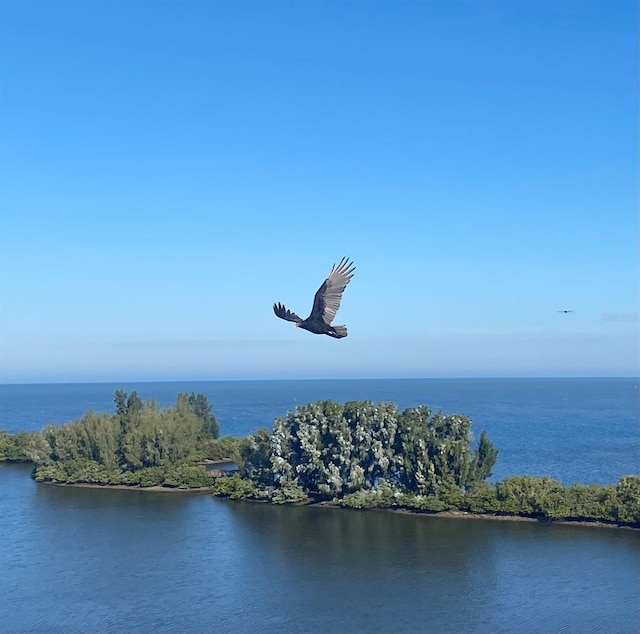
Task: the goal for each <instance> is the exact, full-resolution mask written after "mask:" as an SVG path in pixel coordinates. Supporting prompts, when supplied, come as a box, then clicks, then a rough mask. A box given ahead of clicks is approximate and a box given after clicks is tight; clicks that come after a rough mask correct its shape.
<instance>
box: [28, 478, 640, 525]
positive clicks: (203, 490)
mask: <svg viewBox="0 0 640 634" xmlns="http://www.w3.org/2000/svg"><path fill="white" fill-rule="evenodd" d="M35 482H36V484H48V485H50V486H57V487H76V488H80V489H104V490H110V489H113V490H117V491H149V492H153V493H198V494H212V497H215V498H217V499H221V500H229V501H230V502H250V503H253V504H271V502H270V501H269V500H253V499H251V498H242V499H240V500H231V499H229V498H228V497H226V496H219V495H213V490H214V489H213V486H211V487H197V488H192V489H181V488H179V487H165V486H161V485H155V486H150V487H141V486H140V485H128V484H96V483H88V482H52V481H51V480H42V481H40V482H38V481H37V480H36V481H35ZM285 506H308V507H311V508H325V509H335V510H340V511H367V512H376V513H397V514H399V515H415V516H420V517H425V518H432V519H440V518H445V519H457V520H469V519H471V520H490V521H499V522H528V523H536V524H543V525H555V526H585V527H591V528H618V529H627V530H632V531H640V526H626V525H624V524H616V523H615V522H603V521H602V520H593V521H591V520H584V519H582V520H581V519H576V520H571V519H563V520H554V519H538V518H536V517H527V516H525V515H506V514H505V515H498V514H494V513H471V512H469V511H459V510H448V511H434V512H428V511H420V510H414V509H410V508H403V507H400V508H398V507H395V508H394V507H371V508H361V509H354V508H347V507H343V506H340V504H339V503H337V502H332V501H322V502H298V503H293V504H291V505H285Z"/></svg>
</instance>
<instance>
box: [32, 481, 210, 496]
mask: <svg viewBox="0 0 640 634" xmlns="http://www.w3.org/2000/svg"><path fill="white" fill-rule="evenodd" d="M35 483H36V484H48V485H50V486H56V487H76V488H78V489H105V490H108V489H115V490H117V491H153V492H155V493H158V492H160V493H165V492H166V493H211V492H212V491H213V487H194V488H191V489H181V488H180V487H165V486H162V485H154V486H150V487H142V486H140V485H139V484H137V485H136V484H96V483H94V482H53V481H52V480H41V481H38V480H35Z"/></svg>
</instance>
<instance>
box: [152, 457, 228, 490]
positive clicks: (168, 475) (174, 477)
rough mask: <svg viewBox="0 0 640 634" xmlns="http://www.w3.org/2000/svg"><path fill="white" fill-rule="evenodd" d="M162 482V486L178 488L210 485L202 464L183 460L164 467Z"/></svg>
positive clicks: (210, 482) (209, 479)
mask: <svg viewBox="0 0 640 634" xmlns="http://www.w3.org/2000/svg"><path fill="white" fill-rule="evenodd" d="M223 479H224V478H223ZM162 484H163V486H168V487H178V488H180V489H194V488H199V487H210V486H211V484H212V481H211V478H210V477H209V475H208V474H207V470H206V469H205V468H204V467H203V466H201V465H194V464H189V463H187V462H183V463H180V464H176V465H171V466H169V467H166V470H165V477H164V481H163V483H162Z"/></svg>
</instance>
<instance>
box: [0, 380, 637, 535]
mask: <svg viewBox="0 0 640 634" xmlns="http://www.w3.org/2000/svg"><path fill="white" fill-rule="evenodd" d="M114 401H115V413H114V414H113V415H108V414H104V413H94V412H92V411H88V412H87V413H86V414H85V415H84V416H82V417H81V418H80V419H79V420H77V421H73V422H70V423H65V424H63V425H53V424H52V425H48V426H46V427H45V428H44V429H42V430H40V431H38V432H32V433H28V432H22V433H20V434H13V435H12V434H8V433H6V432H0V460H5V461H26V462H31V463H33V465H34V469H33V477H34V478H35V479H36V480H37V481H38V482H47V483H56V484H72V485H84V486H87V485H94V486H118V487H126V488H138V489H140V488H142V489H151V488H153V490H163V489H164V490H185V491H188V490H207V491H210V492H211V493H212V494H213V495H216V496H218V497H226V498H230V499H233V500H240V499H243V500H253V501H261V502H269V503H272V504H322V505H329V506H334V507H343V508H357V509H365V508H367V509H391V510H398V511H403V512H417V513H428V514H438V513H440V514H442V513H447V514H452V513H453V514H465V515H468V516H491V517H500V518H514V519H518V518H519V519H532V520H538V521H580V522H589V523H599V524H609V525H616V526H624V527H630V528H640V477H638V476H637V475H627V476H624V477H622V478H620V480H619V481H618V482H617V483H616V484H615V485H609V486H603V485H595V484H592V485H582V484H574V485H568V486H567V485H562V484H561V483H560V482H558V481H556V480H554V479H552V478H550V477H538V476H526V475H523V476H513V477H508V478H505V479H504V480H502V481H499V482H488V481H487V480H488V479H489V478H490V477H491V475H492V469H493V467H494V465H495V463H496V460H497V457H498V450H497V448H496V447H494V445H493V444H492V443H491V441H490V440H489V439H488V437H487V434H486V432H484V431H483V432H482V433H481V434H480V438H479V440H478V442H477V443H476V444H475V446H474V439H473V435H472V433H471V420H470V419H469V418H468V417H467V416H464V415H462V414H451V415H444V414H442V413H441V412H432V411H431V410H430V409H429V408H428V407H426V406H423V405H421V406H418V407H411V408H407V409H405V410H404V411H400V410H399V409H398V407H397V406H396V405H395V404H393V403H384V402H381V403H374V402H372V401H352V402H347V403H344V404H340V403H335V402H333V401H319V402H317V403H309V404H307V405H302V406H299V407H297V408H296V409H295V411H293V412H287V413H286V415H285V416H283V417H281V418H277V419H276V420H275V422H274V423H273V426H272V427H271V429H266V428H263V429H259V430H257V431H255V432H254V433H252V434H250V435H249V436H248V437H246V438H235V437H229V436H227V437H224V438H220V437H219V425H218V422H217V420H216V418H215V416H214V414H213V413H212V411H211V406H210V405H209V403H208V401H207V398H206V397H205V396H204V395H202V394H195V393H192V394H179V395H178V396H177V399H176V403H175V405H174V406H172V407H168V408H164V409H161V408H158V407H157V405H156V404H155V403H154V402H153V401H142V400H141V399H140V398H139V397H138V396H137V394H136V393H135V392H132V393H131V394H130V395H127V394H126V393H124V392H122V391H117V392H116V393H115V396H114ZM222 463H232V464H233V465H234V468H233V469H231V468H221V465H222ZM212 466H214V467H215V468H211V467H212Z"/></svg>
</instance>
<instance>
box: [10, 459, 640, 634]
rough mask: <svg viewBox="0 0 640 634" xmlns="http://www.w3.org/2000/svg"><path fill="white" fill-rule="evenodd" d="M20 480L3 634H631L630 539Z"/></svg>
mask: <svg viewBox="0 0 640 634" xmlns="http://www.w3.org/2000/svg"><path fill="white" fill-rule="evenodd" d="M28 476H29V471H28V468H25V467H23V466H8V467H3V468H0V490H1V491H2V494H3V501H2V511H3V516H2V522H1V523H0V543H1V544H2V548H1V549H0V569H1V570H2V571H3V574H2V575H1V576H0V597H1V602H2V604H3V608H4V609H2V610H0V632H25V633H26V632H29V633H40V632H41V633H43V634H44V633H58V632H61V633H63V632H64V633H66V632H91V633H94V632H95V633H103V634H110V633H116V632H132V633H133V632H135V633H142V632H144V633H146V632H185V633H191V632H355V631H358V632H458V633H459V632H492V633H495V632H523V633H524V632H540V633H549V632H581V633H587V632H603V633H611V632H617V633H621V632H637V631H638V618H639V610H638V579H639V575H640V566H639V560H638V554H639V552H640V550H639V546H640V535H639V534H638V532H634V531H629V530H618V529H610V528H592V527H580V526H548V525H541V524H529V523H515V522H514V523H511V522H500V521H483V520H454V519H435V518H426V517H416V516H405V515H396V514H390V513H384V512H366V511H346V510H331V509H322V508H304V507H297V508H291V507H285V508H281V507H274V506H270V505H262V504H252V503H243V502H235V503H234V502H230V501H223V500H217V499H214V498H212V497H211V496H208V495H198V494H181V493H152V492H141V491H138V492H134V491H118V490H102V489H82V488H70V487H69V488H63V487H55V486H51V485H38V484H36V483H35V482H34V481H33V480H31V479H30V478H29V477H28Z"/></svg>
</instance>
